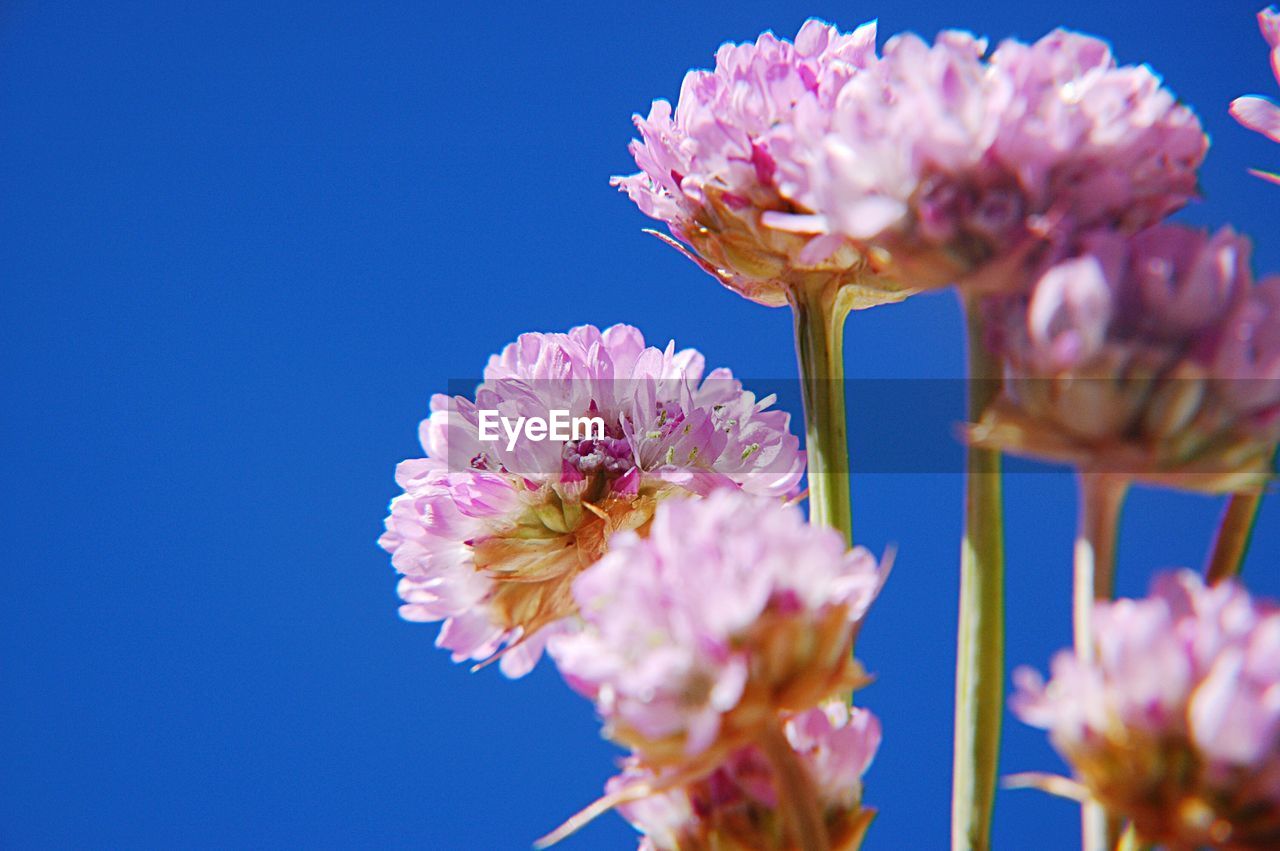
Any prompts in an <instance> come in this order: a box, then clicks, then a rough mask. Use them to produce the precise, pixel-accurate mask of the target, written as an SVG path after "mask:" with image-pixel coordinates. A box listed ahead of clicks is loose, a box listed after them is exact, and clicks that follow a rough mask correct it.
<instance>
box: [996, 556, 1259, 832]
mask: <svg viewBox="0 0 1280 851" xmlns="http://www.w3.org/2000/svg"><path fill="white" fill-rule="evenodd" d="M1094 618H1095V624H1094V636H1093V643H1094V646H1093V648H1092V651H1093V652H1092V653H1091V654H1090V656H1089V657H1088V658H1082V657H1081V656H1080V655H1079V654H1076V653H1070V652H1065V651H1064V652H1062V653H1060V654H1059V655H1058V656H1056V657H1055V658H1054V660H1053V667H1052V673H1053V676H1052V679H1050V680H1049V682H1048V683H1046V682H1045V681H1044V680H1043V679H1042V678H1041V676H1040V675H1039V674H1038V673H1037V672H1035V671H1034V670H1032V669H1030V668H1020V669H1019V670H1018V671H1017V672H1016V673H1015V675H1014V679H1015V681H1016V682H1017V684H1018V691H1017V693H1016V694H1015V695H1014V696H1013V700H1012V703H1013V709H1014V712H1016V713H1017V715H1018V716H1019V717H1020V718H1021V719H1022V720H1023V721H1025V722H1027V723H1028V724H1031V725H1032V726H1035V727H1040V728H1042V729H1045V730H1048V731H1049V735H1050V739H1051V740H1052V742H1053V745H1054V747H1055V748H1057V750H1058V752H1059V753H1061V754H1062V755H1063V757H1064V758H1065V759H1066V760H1067V762H1068V763H1069V764H1070V765H1071V767H1072V769H1073V770H1074V772H1075V778H1076V782H1077V783H1078V784H1079V786H1078V788H1077V789H1075V790H1072V791H1074V792H1076V794H1078V795H1080V796H1086V797H1094V798H1097V799H1098V800H1100V801H1101V802H1102V803H1103V804H1104V805H1105V806H1106V807H1107V809H1108V810H1109V811H1111V812H1113V813H1116V814H1119V815H1123V816H1124V817H1126V818H1128V819H1130V820H1131V821H1132V824H1133V825H1134V828H1135V830H1136V833H1137V835H1138V837H1139V838H1140V839H1141V840H1142V841H1144V842H1147V843H1153V844H1154V843H1160V844H1163V845H1167V846H1168V847H1171V848H1199V847H1206V846H1210V847H1215V848H1233V849H1263V848H1275V847H1277V845H1278V844H1280V759H1277V753H1280V609H1277V608H1276V606H1275V605H1274V604H1272V603H1268V602H1263V601H1259V600H1254V599H1251V598H1250V596H1249V594H1248V592H1246V591H1245V590H1244V589H1243V588H1242V587H1241V586H1240V585H1238V584H1237V583H1236V582H1234V581H1226V582H1223V583H1220V584H1219V585H1216V586H1212V587H1208V586H1206V585H1205V584H1204V582H1203V581H1202V580H1201V579H1200V578H1199V577H1198V576H1197V575H1196V574H1194V573H1192V572H1191V571H1188V570H1182V571H1177V572H1170V573H1165V574H1161V575H1159V576H1158V577H1157V578H1156V579H1155V581H1154V582H1153V583H1152V589H1151V596H1149V597H1147V598H1146V599H1142V600H1117V601H1115V602H1101V603H1098V604H1097V607H1096V611H1095V613H1094ZM1051 785H1052V784H1051ZM1066 788H1068V789H1071V787H1066Z"/></svg>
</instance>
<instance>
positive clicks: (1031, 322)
mask: <svg viewBox="0 0 1280 851" xmlns="http://www.w3.org/2000/svg"><path fill="white" fill-rule="evenodd" d="M1249 255H1250V243H1249V241H1248V239H1246V238H1245V237H1243V236H1240V235H1238V234H1236V233H1235V232H1234V231H1232V230H1231V229H1230V228H1223V229H1221V230H1219V231H1218V232H1217V233H1214V234H1209V233H1205V232H1202V231H1197V230H1193V229H1190V228H1186V227H1182V226H1179V225H1159V226H1157V227H1154V228H1149V229H1147V230H1145V231H1143V232H1141V233H1139V234H1136V235H1134V236H1132V237H1128V238H1126V237H1124V236H1121V235H1119V234H1117V233H1115V232H1113V231H1109V230H1104V231H1096V232H1091V233H1087V234H1084V235H1082V236H1080V237H1078V239H1077V240H1076V241H1075V243H1074V247H1072V248H1070V249H1067V250H1065V251H1063V252H1062V256H1060V257H1057V258H1052V259H1048V260H1046V261H1044V264H1043V266H1042V268H1041V271H1040V272H1039V273H1038V275H1037V276H1035V277H1034V278H1033V280H1034V283H1033V284H1032V286H1031V288H1030V290H1029V291H1028V292H1026V293H1025V294H1017V295H1011V296H1003V297H995V298H992V299H990V300H989V301H988V303H987V305H986V309H987V310H988V311H989V313H990V315H989V317H988V318H989V322H988V327H989V328H990V329H991V334H990V338H991V339H990V341H989V342H990V344H991V346H992V348H993V349H994V350H995V351H996V353H997V354H998V355H999V356H1000V358H1001V359H1002V361H1003V364H1004V373H1005V379H1004V392H1003V393H1002V394H1001V396H1000V397H999V398H998V399H997V400H996V401H995V403H993V404H992V405H991V406H990V407H989V408H988V410H987V411H986V412H985V413H984V415H983V417H982V419H981V421H980V422H979V423H978V424H977V425H976V426H975V427H974V428H972V429H971V431H970V434H971V436H972V437H973V439H974V440H975V441H976V442H977V443H979V444H980V445H986V446H991V447H995V448H1000V449H1004V450H1007V451H1010V452H1014V453H1019V454H1025V455H1030V456H1033V457H1039V458H1047V459H1050V460H1057V461H1064V462H1067V463H1071V464H1075V465H1077V466H1079V467H1080V469H1081V470H1082V471H1085V472H1107V473H1117V474H1119V475H1122V476H1126V477H1131V478H1136V479H1141V480H1145V481H1149V482H1156V483H1163V484H1168V485H1172V486H1176V487H1182V488H1190V489H1200V490H1208V491H1229V490H1245V489H1257V488H1259V487H1261V486H1262V485H1263V484H1264V483H1265V481H1266V480H1267V479H1268V478H1269V477H1270V474H1271V473H1270V469H1271V456H1272V453H1273V452H1274V448H1275V444H1276V441H1277V439H1280V381H1277V379H1280V312H1278V310H1277V308H1280V302H1278V301H1277V299H1280V279H1276V278H1272V279H1268V280H1265V281H1263V282H1262V283H1260V284H1257V285H1255V284H1254V282H1253V276H1252V273H1251V271H1250V264H1249Z"/></svg>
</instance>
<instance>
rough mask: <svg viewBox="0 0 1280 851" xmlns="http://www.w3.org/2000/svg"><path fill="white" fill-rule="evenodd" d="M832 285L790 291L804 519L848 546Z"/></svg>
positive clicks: (840, 347) (840, 314) (840, 332)
mask: <svg viewBox="0 0 1280 851" xmlns="http://www.w3.org/2000/svg"><path fill="white" fill-rule="evenodd" d="M835 283H836V282H834V281H831V282H823V281H820V280H817V281H801V282H798V285H796V286H793V287H792V290H791V292H792V300H791V306H792V309H793V310H794V311H795V320H796V353H797V355H798V357H799V360H800V385H801V390H802V392H803V395H804V425H805V450H806V452H807V454H808V465H809V519H810V521H811V522H812V523H814V524H815V525H819V526H830V527H831V528H833V529H838V530H839V531H840V532H841V533H842V534H843V535H844V538H845V542H846V543H852V541H853V513H852V510H851V507H850V504H849V437H848V430H847V428H846V425H845V412H844V320H845V317H846V316H848V314H849V310H848V308H847V307H845V306H844V305H843V304H841V302H840V297H839V291H838V289H837V287H836V285H835Z"/></svg>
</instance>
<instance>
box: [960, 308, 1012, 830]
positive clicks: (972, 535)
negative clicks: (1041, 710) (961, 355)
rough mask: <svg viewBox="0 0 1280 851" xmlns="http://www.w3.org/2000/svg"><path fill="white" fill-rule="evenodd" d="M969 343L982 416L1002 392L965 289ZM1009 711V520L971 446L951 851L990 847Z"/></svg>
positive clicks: (991, 462) (989, 472)
mask: <svg viewBox="0 0 1280 851" xmlns="http://www.w3.org/2000/svg"><path fill="white" fill-rule="evenodd" d="M964 298H965V313H966V317H967V320H968V347H969V367H968V369H969V387H968V392H969V420H970V422H977V421H978V419H979V418H980V417H981V415H982V412H983V411H984V410H985V409H986V407H987V405H988V404H990V403H991V401H992V400H993V399H994V398H995V396H996V394H997V392H998V391H999V383H1000V382H999V379H1000V364H999V362H998V361H997V359H996V358H995V357H993V356H992V354H991V353H990V352H989V351H988V349H987V347H986V345H985V342H984V340H983V336H984V334H983V328H982V321H981V317H980V311H979V310H978V305H977V304H976V303H975V301H976V299H975V297H974V296H965V297H964ZM1003 712H1004V527H1003V503H1002V497H1001V485H1000V453H999V451H998V450H993V449H982V448H978V447H974V446H970V447H969V448H968V450H967V456H966V471H965V528H964V539H963V541H962V542H961V550H960V618H959V630H958V634H957V637H956V716H955V759H954V779H953V789H952V799H951V847H952V849H953V851H979V849H987V848H990V846H991V816H992V811H993V808H994V806H995V791H996V774H997V766H998V763H999V757H1000V722H1001V718H1002V715H1003Z"/></svg>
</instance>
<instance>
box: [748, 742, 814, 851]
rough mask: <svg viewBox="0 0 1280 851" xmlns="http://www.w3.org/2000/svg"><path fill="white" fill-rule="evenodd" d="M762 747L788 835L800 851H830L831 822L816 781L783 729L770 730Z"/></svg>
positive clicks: (761, 743)
mask: <svg viewBox="0 0 1280 851" xmlns="http://www.w3.org/2000/svg"><path fill="white" fill-rule="evenodd" d="M760 747H761V749H762V750H763V751H764V755H765V759H767V760H768V761H769V766H770V768H772V769H773V776H774V778H775V780H776V782H777V788H778V809H779V810H780V811H781V813H782V819H783V823H784V824H785V825H786V829H787V834H788V835H789V836H790V837H791V840H792V841H793V842H794V843H795V844H794V847H795V848H797V849H798V851H830V848H831V840H830V838H829V837H828V836H827V823H826V820H825V819H824V818H823V815H822V802H821V801H819V800H818V793H817V791H816V790H815V789H814V785H813V778H812V777H810V776H809V772H808V770H807V769H806V768H805V767H804V764H803V763H801V762H800V758H799V757H798V756H797V754H796V752H795V751H794V750H793V749H792V747H791V743H790V742H788V741H787V737H786V734H784V733H783V732H782V730H781V728H768V729H767V730H766V731H765V732H764V734H763V735H762V737H761V741H760Z"/></svg>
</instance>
